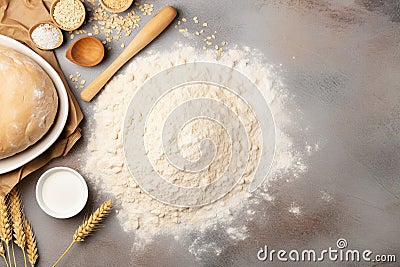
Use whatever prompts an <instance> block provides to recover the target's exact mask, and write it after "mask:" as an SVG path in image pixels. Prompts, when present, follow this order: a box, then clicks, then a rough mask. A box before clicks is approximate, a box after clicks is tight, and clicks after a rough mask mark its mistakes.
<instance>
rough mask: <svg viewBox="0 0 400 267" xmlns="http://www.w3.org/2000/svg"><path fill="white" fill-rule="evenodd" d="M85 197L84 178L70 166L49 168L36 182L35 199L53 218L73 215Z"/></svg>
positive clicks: (86, 191)
mask: <svg viewBox="0 0 400 267" xmlns="http://www.w3.org/2000/svg"><path fill="white" fill-rule="evenodd" d="M87 199H88V187H87V184H86V181H85V179H84V178H83V177H82V175H80V174H79V173H78V172H77V171H75V170H73V169H71V168H67V167H55V168H52V169H49V170H47V171H46V172H45V173H43V174H42V176H40V178H39V180H38V182H37V184H36V200H37V202H38V204H39V206H40V208H41V209H42V210H43V211H44V212H45V213H47V214H48V215H50V216H52V217H54V218H59V219H65V218H70V217H73V216H75V215H76V214H78V213H79V212H80V211H81V210H82V209H83V208H84V207H85V205H86V202H87Z"/></svg>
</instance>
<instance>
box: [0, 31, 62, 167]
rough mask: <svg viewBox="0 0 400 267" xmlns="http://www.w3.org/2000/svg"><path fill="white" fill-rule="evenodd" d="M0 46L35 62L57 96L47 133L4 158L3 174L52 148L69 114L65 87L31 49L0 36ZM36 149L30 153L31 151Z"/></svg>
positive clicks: (0, 163) (51, 68)
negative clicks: (52, 120) (52, 86)
mask: <svg viewBox="0 0 400 267" xmlns="http://www.w3.org/2000/svg"><path fill="white" fill-rule="evenodd" d="M0 46H4V47H8V48H12V49H13V50H15V51H17V52H19V53H21V54H24V55H26V56H28V57H29V58H30V59H32V60H33V61H35V62H36V63H37V64H38V65H39V66H40V67H41V68H42V69H43V70H44V71H45V72H46V73H47V75H49V77H50V79H51V80H52V82H53V84H54V87H55V89H56V91H57V95H58V110H57V115H56V117H55V121H54V123H53V125H52V126H51V128H50V129H49V131H48V132H47V133H46V134H45V135H44V136H43V137H42V138H40V139H39V140H38V141H37V142H36V143H35V144H33V145H31V146H29V147H28V148H26V149H25V150H24V151H21V152H19V153H17V154H15V155H13V156H10V157H7V158H4V159H1V160H0V174H5V173H8V172H11V171H13V170H16V169H18V168H19V167H21V166H23V165H25V164H26V163H28V162H30V161H32V160H33V159H35V158H37V157H38V156H40V155H41V154H43V153H44V152H45V151H47V149H48V148H50V146H52V145H53V144H54V143H55V142H56V141H57V139H58V138H59V137H60V135H61V133H62V132H63V130H64V127H65V124H66V122H67V119H68V113H69V101H68V94H67V90H66V87H65V85H64V83H63V81H62V79H61V77H60V75H59V74H58V73H57V71H56V70H55V69H54V68H53V67H52V66H51V65H50V63H48V62H47V61H46V60H45V59H44V58H42V57H41V56H40V55H39V54H37V53H36V52H35V51H33V50H32V49H31V48H29V47H27V46H25V45H24V44H22V43H20V42H18V41H17V40H14V39H12V38H10V37H8V36H5V35H2V34H0ZM34 148H36V149H35V150H33V151H32V149H34ZM21 156H22V159H21V160H19V161H18V162H14V161H15V159H16V158H15V157H21Z"/></svg>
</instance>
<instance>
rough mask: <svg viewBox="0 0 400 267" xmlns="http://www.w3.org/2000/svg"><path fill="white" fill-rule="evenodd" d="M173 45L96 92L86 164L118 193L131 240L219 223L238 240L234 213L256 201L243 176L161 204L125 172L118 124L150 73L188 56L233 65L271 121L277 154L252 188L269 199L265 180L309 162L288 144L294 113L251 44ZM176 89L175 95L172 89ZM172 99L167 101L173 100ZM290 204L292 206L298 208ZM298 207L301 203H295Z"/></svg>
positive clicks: (211, 247)
mask: <svg viewBox="0 0 400 267" xmlns="http://www.w3.org/2000/svg"><path fill="white" fill-rule="evenodd" d="M174 48H175V50H173V51H170V52H168V51H164V52H149V53H147V54H143V55H142V56H140V57H137V58H135V60H134V61H133V62H131V63H130V64H129V65H128V66H126V68H125V71H124V73H122V74H119V75H117V76H115V77H114V78H113V79H112V80H111V81H110V82H109V83H108V85H107V86H106V87H105V88H104V90H103V91H102V93H101V94H100V95H99V96H98V98H97V100H96V101H97V102H96V107H95V114H94V120H95V123H96V126H95V129H94V130H93V132H92V134H91V137H90V140H89V144H88V146H87V157H88V159H87V162H86V166H85V167H84V171H85V172H86V173H87V174H89V175H88V177H91V179H93V182H94V183H95V184H96V186H97V187H98V189H100V190H101V191H102V192H105V193H108V194H111V195H113V196H114V197H115V199H116V205H117V207H118V213H117V217H118V219H119V221H120V223H121V225H122V227H123V229H124V230H125V231H128V232H134V236H135V241H134V246H138V247H140V246H143V245H145V244H147V243H148V242H151V240H152V239H153V238H154V237H156V236H157V235H159V234H172V235H173V236H175V238H178V239H179V238H180V236H185V235H187V234H188V233H190V232H191V231H196V232H198V233H202V232H204V231H206V230H207V229H209V228H210V227H212V226H213V225H216V224H218V225H222V226H223V227H224V229H225V231H226V237H227V238H229V239H230V240H232V241H233V242H234V241H235V240H243V239H245V238H246V237H247V236H248V234H247V229H246V227H245V226H243V225H240V226H238V225H237V224H235V221H236V218H238V217H240V216H243V214H246V216H248V217H249V219H250V220H251V218H252V217H253V216H255V215H256V214H255V213H256V212H255V211H254V210H252V208H251V207H252V205H250V204H257V203H259V200H258V199H255V198H252V196H253V195H252V194H250V193H248V192H247V186H248V182H249V181H248V180H246V179H242V180H241V181H240V182H239V184H238V185H237V186H236V187H235V188H234V189H233V190H232V191H231V192H229V193H228V194H227V195H225V196H224V197H223V198H221V199H220V200H218V201H216V202H214V203H212V204H209V205H206V206H203V207H197V208H179V207H173V206H168V205H165V204H163V203H161V202H159V201H156V200H154V199H153V198H151V197H150V196H148V195H147V194H146V193H144V192H143V191H142V190H141V188H140V187H139V186H138V184H137V183H136V182H135V180H134V179H133V178H132V177H131V175H130V172H129V171H128V168H127V167H126V165H125V163H124V154H123V145H122V134H121V133H122V124H123V120H124V116H125V112H126V109H127V107H128V105H129V103H130V100H131V98H132V96H133V94H134V93H135V91H136V90H138V89H139V88H140V87H141V86H142V85H143V83H144V82H145V81H146V80H147V79H149V78H150V77H151V76H153V75H155V74H157V73H158V72H160V71H162V70H165V69H168V68H170V67H173V66H176V65H179V64H184V63H186V62H197V61H202V62H217V63H220V64H224V65H227V66H230V67H233V68H235V69H237V70H238V71H240V72H242V73H243V74H244V75H246V76H247V77H248V78H249V79H250V80H251V81H252V82H254V83H255V84H256V85H257V86H258V88H259V90H260V91H261V92H262V94H263V95H264V97H265V99H266V100H267V102H268V104H269V106H270V109H271V112H272V114H273V116H274V120H275V124H276V145H275V149H276V151H275V158H274V162H273V165H272V168H271V171H270V173H269V175H268V179H267V181H265V182H264V186H263V188H261V189H258V191H259V192H258V193H257V197H258V198H262V199H263V200H266V201H270V202H272V201H273V200H274V197H273V196H272V195H270V194H269V193H268V183H269V182H270V181H274V180H279V179H281V178H285V179H287V176H291V177H294V178H296V177H299V175H300V174H301V173H303V172H304V171H306V170H307V167H306V166H305V163H304V156H305V155H304V154H305V153H306V152H307V150H308V148H307V149H304V151H298V150H296V149H295V148H294V143H293V140H292V137H291V136H290V134H288V133H287V132H286V130H285V129H286V126H287V125H290V123H291V122H292V121H293V120H294V119H292V117H291V116H292V115H291V112H288V108H289V107H288V106H289V105H288V101H290V96H289V95H288V93H287V91H286V90H285V88H284V86H283V84H282V82H281V81H280V79H279V75H278V71H277V70H275V69H274V67H273V66H270V65H268V64H265V63H263V62H262V56H260V54H259V53H258V52H257V51H253V50H251V49H249V48H241V49H237V48H232V49H230V50H227V51H226V52H225V53H224V54H223V55H222V57H221V58H220V59H219V60H218V61H217V60H215V56H214V53H212V52H208V51H203V52H199V51H197V50H196V49H195V48H193V47H186V46H182V45H180V44H175V45H174ZM176 97H178V96H176ZM172 100H174V99H171V102H173V101H172ZM293 208H294V209H293V210H292V211H290V212H293V213H296V212H297V211H296V210H295V209H296V208H295V207H293ZM297 208H298V210H299V211H300V208H299V207H297ZM202 250H204V251H208V252H210V251H211V252H213V253H214V254H216V255H218V254H220V253H221V252H222V246H221V244H216V243H213V242H205V241H204V242H203V241H202V239H201V236H199V237H198V238H196V239H195V240H194V241H193V243H192V244H191V245H190V246H189V251H190V252H191V253H193V254H194V255H198V256H196V257H197V258H198V257H201V254H203V253H202V252H201V251H202Z"/></svg>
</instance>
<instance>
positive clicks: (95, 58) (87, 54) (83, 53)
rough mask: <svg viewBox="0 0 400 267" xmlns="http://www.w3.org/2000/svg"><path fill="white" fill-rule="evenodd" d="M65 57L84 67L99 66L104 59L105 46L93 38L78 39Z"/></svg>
mask: <svg viewBox="0 0 400 267" xmlns="http://www.w3.org/2000/svg"><path fill="white" fill-rule="evenodd" d="M65 57H66V58H67V59H68V60H69V61H71V62H72V63H75V64H76V65H79V66H82V67H92V66H96V65H97V64H99V63H100V62H101V61H102V60H103V58H104V46H103V44H102V43H101V41H100V40H99V39H97V38H95V37H93V36H84V37H81V38H79V39H77V40H76V41H75V42H74V43H73V44H72V45H71V46H70V47H69V48H68V50H67V52H66V54H65Z"/></svg>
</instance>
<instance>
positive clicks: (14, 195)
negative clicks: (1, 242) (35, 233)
mask: <svg viewBox="0 0 400 267" xmlns="http://www.w3.org/2000/svg"><path fill="white" fill-rule="evenodd" d="M10 207H11V221H12V226H13V231H14V238H15V240H14V243H15V244H16V245H17V246H19V247H20V248H21V250H22V254H23V255H24V266H25V267H27V266H26V254H25V243H26V239H25V231H24V219H23V218H24V215H23V211H22V204H21V198H20V195H19V192H18V190H17V189H16V188H15V187H14V188H13V189H12V190H11V192H10Z"/></svg>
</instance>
